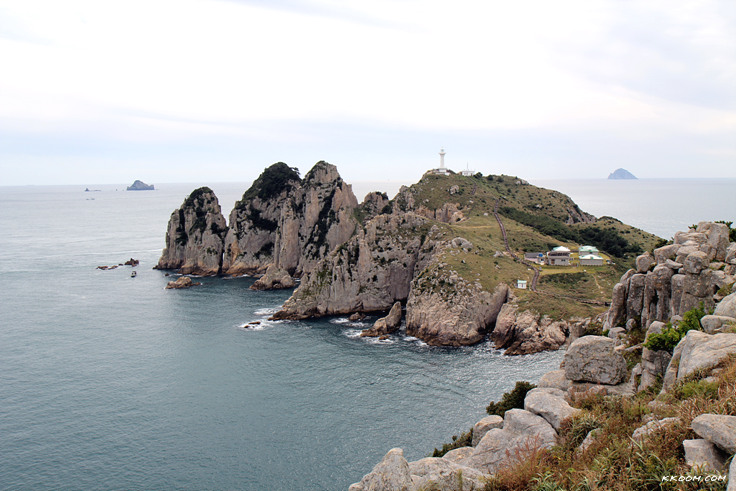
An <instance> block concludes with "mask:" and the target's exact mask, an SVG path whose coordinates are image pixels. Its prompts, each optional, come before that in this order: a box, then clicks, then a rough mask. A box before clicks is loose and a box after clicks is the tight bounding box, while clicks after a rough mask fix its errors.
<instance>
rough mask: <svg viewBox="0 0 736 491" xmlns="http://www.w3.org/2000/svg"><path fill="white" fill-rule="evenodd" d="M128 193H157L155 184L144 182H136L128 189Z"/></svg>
mask: <svg viewBox="0 0 736 491" xmlns="http://www.w3.org/2000/svg"><path fill="white" fill-rule="evenodd" d="M126 190H127V191H155V188H154V187H153V184H146V183H145V182H143V181H139V180H138V179H136V180H135V182H134V183H133V184H131V185H130V186H128V187H127V188H126Z"/></svg>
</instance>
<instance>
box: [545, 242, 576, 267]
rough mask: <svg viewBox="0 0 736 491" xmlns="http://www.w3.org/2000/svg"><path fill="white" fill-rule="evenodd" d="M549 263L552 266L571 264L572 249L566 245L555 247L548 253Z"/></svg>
mask: <svg viewBox="0 0 736 491" xmlns="http://www.w3.org/2000/svg"><path fill="white" fill-rule="evenodd" d="M547 264H549V265H550V266H570V249H568V248H567V247H565V246H559V247H555V248H554V249H552V250H551V251H549V252H548V253H547Z"/></svg>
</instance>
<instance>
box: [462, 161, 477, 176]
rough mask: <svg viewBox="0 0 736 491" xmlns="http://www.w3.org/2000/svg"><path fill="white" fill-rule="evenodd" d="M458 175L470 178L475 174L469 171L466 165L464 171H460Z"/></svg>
mask: <svg viewBox="0 0 736 491" xmlns="http://www.w3.org/2000/svg"><path fill="white" fill-rule="evenodd" d="M460 174H461V175H463V176H466V177H470V176H472V175H473V174H475V171H473V170H470V166H469V165H467V164H466V165H465V170H461V171H460Z"/></svg>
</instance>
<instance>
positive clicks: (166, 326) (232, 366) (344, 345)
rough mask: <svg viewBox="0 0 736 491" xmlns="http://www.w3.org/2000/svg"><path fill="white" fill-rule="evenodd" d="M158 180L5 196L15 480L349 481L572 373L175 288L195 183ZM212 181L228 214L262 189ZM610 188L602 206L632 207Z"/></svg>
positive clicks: (3, 409) (1, 352) (1, 212)
mask: <svg viewBox="0 0 736 491" xmlns="http://www.w3.org/2000/svg"><path fill="white" fill-rule="evenodd" d="M558 185H559V183H558ZM157 187H158V188H159V189H157V190H156V191H139V192H126V191H123V189H124V186H122V185H121V186H97V187H93V186H91V187H90V188H93V189H94V188H98V189H100V191H90V192H84V191H83V189H84V187H83V186H79V187H76V186H66V187H56V186H50V187H13V188H7V187H6V188H0V230H2V231H3V233H2V235H0V275H1V276H0V278H2V281H1V282H0V285H2V286H1V287H0V288H2V290H1V292H2V296H1V297H0V319H2V324H1V327H0V488H2V489H9V488H12V489H15V488H24V489H32V488H63V489H89V488H101V489H108V488H116V489H122V488H125V489H154V488H156V489H157V488H163V489H248V490H251V489H252V490H263V489H269V490H271V489H273V490H278V489H285V490H288V489H300V490H302V489H305V490H306V489H329V490H332V489H345V488H346V487H347V486H348V485H349V484H350V483H351V482H355V481H357V480H359V479H360V478H361V477H362V475H363V474H365V473H367V472H369V471H370V470H371V468H372V466H373V465H374V464H375V463H377V462H378V461H379V460H380V459H381V457H382V456H383V455H384V454H385V453H386V452H387V451H388V450H389V449H390V448H392V447H397V446H398V447H402V448H403V449H404V451H405V455H406V457H407V458H408V459H410V460H415V459H419V458H421V457H424V456H427V455H428V454H430V453H431V451H432V449H433V448H434V447H439V446H440V445H441V444H442V443H445V442H448V441H450V440H451V437H452V435H454V434H460V433H461V432H464V431H466V430H467V429H468V428H470V427H471V426H472V424H473V423H474V422H476V421H477V420H479V419H480V418H481V417H483V416H484V408H485V406H486V405H487V404H488V402H490V401H491V400H497V399H498V398H500V396H501V395H502V393H503V392H505V391H507V390H509V389H511V388H513V386H514V383H515V381H517V380H528V381H532V382H533V381H536V380H537V379H538V378H539V377H540V376H541V375H542V374H544V373H545V372H547V371H549V370H553V369H556V368H557V366H558V365H559V362H560V360H561V356H562V353H561V352H552V353H540V354H535V355H527V356H521V357H505V356H503V355H502V353H501V352H499V351H497V350H495V349H493V348H492V346H491V345H490V344H489V343H487V342H486V343H481V344H480V345H477V346H473V347H466V348H437V347H430V346H427V345H426V344H424V343H422V342H421V341H419V340H417V339H415V338H411V337H407V336H406V335H403V334H400V335H398V336H393V337H392V338H391V339H389V340H387V341H377V340H375V339H367V338H360V336H359V332H360V329H362V328H364V327H366V326H368V325H369V324H370V322H371V321H372V319H367V320H366V322H364V323H351V322H349V321H348V320H347V319H346V318H344V317H331V318H325V319H319V320H313V321H302V322H288V321H285V322H272V321H268V317H269V315H270V314H271V313H272V312H274V311H275V310H276V309H278V307H279V306H280V305H281V304H282V303H283V302H284V300H286V299H287V298H288V297H289V295H290V292H289V291H273V292H256V291H252V290H249V288H248V287H249V286H250V285H251V284H252V282H253V279H252V278H233V279H225V278H200V279H197V280H196V281H199V282H201V283H202V285H201V286H198V287H195V288H192V289H190V290H165V289H164V287H165V285H166V282H167V281H169V280H170V279H172V278H171V277H167V276H165V273H164V272H162V271H156V270H153V269H151V268H152V267H153V265H155V263H156V261H157V260H158V257H159V256H160V254H161V248H162V246H163V242H164V233H165V228H166V223H167V221H168V218H169V215H170V214H171V212H172V211H173V210H174V209H175V208H177V207H178V206H179V205H180V204H181V202H182V201H183V200H184V198H185V197H186V196H187V194H188V193H189V192H190V191H191V190H192V189H193V188H194V187H196V186H195V185H192V184H178V185H161V186H157ZM211 187H212V188H213V189H214V191H215V192H216V194H217V195H218V197H219V198H220V203H221V204H222V206H223V209H224V213H225V215H227V213H228V212H229V210H230V209H231V208H232V205H233V203H234V202H235V201H236V200H237V199H238V198H239V197H240V195H241V194H242V192H243V191H244V190H245V189H246V188H247V184H244V183H240V184H232V183H228V184H212V185H211ZM558 187H559V188H562V186H558ZM354 188H355V189H356V194H359V195H361V196H362V195H363V194H364V192H362V191H363V190H361V186H360V185H357V184H356V185H355V186H354ZM374 188H376V189H379V190H384V189H381V187H379V186H373V185H372V186H371V187H370V188H366V189H365V191H367V190H371V189H374ZM615 189H619V190H620V189H621V188H620V187H619V188H615ZM615 189H614V191H615ZM731 189H733V188H731ZM385 190H388V191H391V189H385ZM700 192H701V193H702V194H701V196H703V198H704V199H705V201H707V198H708V197H710V198H712V197H713V196H714V195H715V193H713V192H709V190H708V188H707V186H706V188H704V189H701V191H700ZM390 194H393V193H390ZM595 195H596V196H598V197H599V198H600V196H599V195H600V192H598V193H595ZM664 196H667V193H662V199H665V198H664ZM573 198H574V199H575V196H574V195H573ZM609 199H610V202H611V204H612V206H611V207H610V208H606V210H608V211H604V212H598V211H594V212H595V213H596V214H608V215H614V216H617V211H618V210H619V208H617V207H616V206H615V204H616V203H618V204H620V200H617V199H616V197H615V192H614V193H612V194H609ZM579 204H580V205H581V207H582V208H583V209H585V210H586V211H591V210H590V209H587V208H586V206H585V205H584V204H583V203H579ZM700 206H701V208H702V209H703V210H704V212H707V213H704V214H705V215H706V217H705V218H709V217H710V216H713V215H712V214H713V213H715V212H714V211H711V210H709V208H708V205H707V204H706V203H701V205H700ZM718 206H721V205H718ZM662 208H666V206H665V207H659V208H657V209H662ZM730 210H731V211H728V209H727V210H725V211H726V212H723V210H720V209H719V210H716V211H717V212H718V213H719V214H720V215H718V216H719V218H720V217H723V218H724V219H732V218H733V217H734V215H736V214H735V213H733V208H731V209H730ZM729 213H730V218H729V217H728V214H729ZM665 217H666V215H663V214H660V219H661V220H664V219H665ZM688 220H689V219H688ZM688 220H686V221H688ZM697 220H698V219H697V218H695V219H694V221H697ZM687 225H689V224H686V225H684V226H687ZM680 228H682V227H680ZM666 232H669V230H667V231H666ZM660 233H661V232H660ZM664 235H667V234H664ZM131 257H133V258H136V259H139V260H140V261H141V263H140V265H139V266H138V267H135V268H131V267H129V266H121V267H118V268H117V269H114V270H108V271H103V270H98V269H96V267H97V266H100V265H108V266H109V265H114V264H118V263H121V262H123V261H125V260H127V259H129V258H131ZM133 270H135V271H136V272H137V276H136V277H131V272H132V271H133ZM255 321H258V322H260V324H255V328H246V327H245V326H246V325H247V324H248V323H251V322H255Z"/></svg>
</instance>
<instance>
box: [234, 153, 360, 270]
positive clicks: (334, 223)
mask: <svg viewBox="0 0 736 491" xmlns="http://www.w3.org/2000/svg"><path fill="white" fill-rule="evenodd" d="M357 206H358V202H357V200H356V199H355V195H354V194H353V191H352V189H351V187H350V185H348V184H346V183H345V182H344V181H343V180H342V178H340V175H339V174H338V172H337V168H336V167H335V166H334V165H331V164H328V163H327V162H318V163H317V164H316V165H315V166H314V167H313V168H312V169H311V170H310V171H309V172H308V173H307V175H306V176H305V177H304V179H303V180H300V179H299V175H298V173H297V172H296V171H295V170H294V169H291V168H290V167H288V166H287V165H286V164H284V163H282V162H279V163H277V164H274V165H272V166H270V167H269V168H267V169H266V170H265V171H264V172H263V173H262V174H261V176H260V177H259V178H258V179H256V181H255V182H254V183H253V185H252V186H251V187H250V188H249V189H248V190H247V191H246V192H245V193H244V194H243V199H241V200H240V201H238V202H237V203H236V205H235V208H234V209H233V211H232V212H231V213H230V229H229V231H228V234H227V237H226V239H225V257H224V261H223V273H224V274H228V275H238V274H244V273H247V274H257V273H262V272H264V271H265V270H266V268H267V267H268V265H269V264H272V263H273V264H275V265H276V267H278V268H280V269H282V270H285V271H287V272H288V273H289V274H291V275H293V276H301V275H302V274H304V273H305V272H306V271H308V270H311V269H312V267H313V266H314V265H315V264H316V263H317V262H318V261H319V260H320V259H322V258H323V257H324V256H326V255H327V253H328V252H329V251H331V250H332V249H334V248H335V247H337V246H338V245H340V244H342V243H344V242H345V241H346V240H348V239H349V238H350V237H351V236H352V235H353V233H354V231H355V227H356V225H357V220H356V219H355V217H354V216H353V211H354V210H355V208H357Z"/></svg>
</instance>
